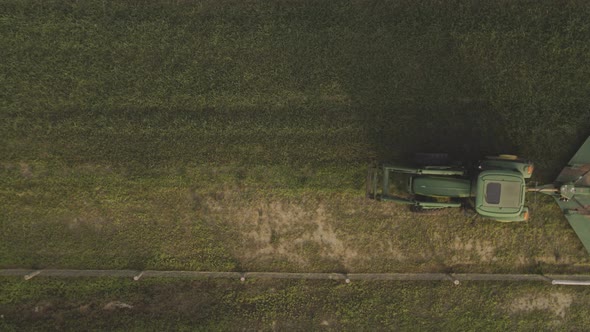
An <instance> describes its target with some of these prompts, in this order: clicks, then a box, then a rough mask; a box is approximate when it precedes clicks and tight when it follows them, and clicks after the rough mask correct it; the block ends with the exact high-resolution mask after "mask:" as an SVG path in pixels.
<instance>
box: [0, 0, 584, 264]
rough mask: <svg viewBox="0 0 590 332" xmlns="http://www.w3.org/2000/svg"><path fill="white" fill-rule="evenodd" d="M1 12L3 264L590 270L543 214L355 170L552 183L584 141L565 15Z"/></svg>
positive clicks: (348, 10)
mask: <svg viewBox="0 0 590 332" xmlns="http://www.w3.org/2000/svg"><path fill="white" fill-rule="evenodd" d="M0 13H2V14H0V36H1V37H0V57H1V58H2V59H3V61H2V62H1V63H0V73H1V75H0V86H2V87H3V88H2V91H0V138H1V140H2V144H0V189H1V190H0V199H1V200H2V202H3V204H2V205H1V206H0V226H1V228H2V230H3V231H2V233H1V234H0V266H1V267H73V268H152V269H195V270H245V269H249V270H283V271H298V270H314V271H333V270H348V271H358V272H360V271H375V272H377V271H380V272H386V271H433V270H435V271H440V270H454V271H478V272H485V271H492V272H498V271H536V272H542V271H566V270H579V268H580V266H579V265H576V264H580V263H583V264H585V263H587V262H588V259H587V253H586V252H585V251H584V249H583V248H582V246H581V244H580V243H579V242H578V240H577V239H576V237H575V235H574V233H573V231H572V230H571V229H570V228H569V226H568V225H567V223H566V221H565V219H564V218H563V217H562V216H561V215H560V213H559V210H558V209H557V208H556V207H554V206H552V204H551V203H550V202H548V201H547V200H544V199H542V198H540V199H539V201H538V202H537V204H536V205H535V204H533V205H532V206H533V211H532V212H533V219H532V221H531V222H530V223H528V224H525V225H499V224H496V223H491V222H487V221H483V220H479V219H471V218H469V217H465V216H463V215H461V214H459V213H456V212H451V213H449V214H448V215H445V216H442V217H436V218H432V217H417V216H414V215H411V214H409V213H407V211H406V210H405V209H404V208H403V207H394V206H390V205H387V204H373V203H367V202H365V201H364V200H363V199H362V196H363V181H364V174H365V167H366V165H367V163H368V162H369V161H371V160H375V159H376V160H382V161H386V160H390V159H392V158H396V157H403V156H404V154H405V153H408V152H412V151H442V152H451V153H454V154H456V155H457V156H462V157H468V158H477V157H480V156H482V154H494V153H514V154H520V155H524V156H527V157H529V158H531V159H532V160H534V161H535V162H536V163H537V170H538V171H537V177H538V178H537V179H539V180H541V181H550V180H551V179H552V178H553V177H554V175H555V173H556V171H557V170H558V169H559V168H560V167H561V166H562V165H563V163H564V162H565V161H567V160H568V159H569V157H570V156H571V154H572V153H573V152H574V151H575V150H576V149H577V147H578V144H579V143H580V142H581V141H582V139H584V138H585V137H586V135H588V129H589V128H588V123H590V111H589V110H588V98H587V97H588V89H589V87H588V80H587V77H588V75H589V74H590V61H588V60H589V59H588V54H590V33H588V32H589V29H590V23H589V22H588V20H586V18H587V17H588V15H589V14H590V7H589V6H588V5H587V4H585V3H583V2H580V3H576V2H570V3H566V4H557V3H554V2H551V1H547V2H541V3H536V4H535V5H534V6H531V5H527V4H526V3H518V2H510V3H507V4H506V3H482V2H480V1H473V2H457V3H449V2H444V3H422V4H420V5H416V4H415V3H414V2H403V1H400V2H395V3H382V2H378V1H374V2H352V1H330V2H316V1H297V2H280V1H279V2H270V3H269V2H264V1H260V2H257V1H248V2H246V3H242V2H235V3H234V2H231V3H229V2H228V3H224V2H219V1H178V2H171V1H154V2H149V3H148V4H145V3H142V2H140V1H96V2H66V1H60V0H55V1H43V2H41V3H40V2H37V1H4V2H3V3H2V4H0ZM535 200H536V198H535ZM471 226H473V227H471ZM564 269H566V270H564Z"/></svg>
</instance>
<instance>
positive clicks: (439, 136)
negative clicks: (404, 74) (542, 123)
mask: <svg viewBox="0 0 590 332" xmlns="http://www.w3.org/2000/svg"><path fill="white" fill-rule="evenodd" d="M363 118H364V121H365V126H366V129H367V132H368V133H369V136H370V141H371V143H372V144H373V146H374V149H375V152H376V154H377V156H378V159H379V160H381V161H388V160H391V159H396V158H403V157H405V156H407V155H411V154H412V153H415V152H434V153H437V152H440V153H449V154H450V155H451V156H453V157H455V158H457V159H459V160H462V159H465V160H473V159H478V158H481V157H482V156H484V155H490V154H498V153H513V151H514V149H515V147H514V146H513V144H512V143H511V142H510V141H509V140H508V139H507V138H506V136H505V135H503V134H502V132H503V128H502V121H501V120H500V119H497V118H496V117H495V116H494V114H493V112H492V111H490V110H489V109H486V105H485V104H482V103H479V102H476V101H463V102H457V103H456V104H454V105H448V104H443V105H439V106H424V105H416V104H414V105H406V106H403V105H400V106H397V108H392V109H383V110H373V111H368V112H366V113H364V116H363Z"/></svg>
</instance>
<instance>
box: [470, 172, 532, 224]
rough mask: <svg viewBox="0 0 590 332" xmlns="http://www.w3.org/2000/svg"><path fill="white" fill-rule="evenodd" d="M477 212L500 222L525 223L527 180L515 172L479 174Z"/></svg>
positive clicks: (526, 215)
mask: <svg viewBox="0 0 590 332" xmlns="http://www.w3.org/2000/svg"><path fill="white" fill-rule="evenodd" d="M476 188H477V189H476V190H477V194H476V195H475V210H476V211H477V213H478V214H480V215H482V216H484V217H488V218H492V219H496V220H498V221H525V220H527V219H528V209H527V208H526V207H525V206H524V198H525V193H526V185H525V179H524V177H523V174H522V173H521V172H517V171H513V170H488V171H483V172H481V173H479V175H478V177H477V185H476Z"/></svg>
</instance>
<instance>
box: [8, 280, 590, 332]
mask: <svg viewBox="0 0 590 332" xmlns="http://www.w3.org/2000/svg"><path fill="white" fill-rule="evenodd" d="M0 285H1V286H2V287H0V313H2V315H3V318H2V319H0V328H1V329H2V330H3V331H10V330H54V329H55V330H61V331H63V330H79V329H80V328H82V327H83V329H84V330H105V329H107V330H120V331H129V330H140V331H141V330H168V329H173V330H191V331H192V330H244V329H245V330H257V331H258V330H263V331H271V330H301V331H303V330H305V331H309V330H329V331H342V330H359V329H360V330H375V329H378V330H396V331H399V330H401V331H416V330H422V331H425V330H431V331H435V330H436V331H457V330H461V331H465V330H469V331H472V330H479V331H498V330H510V331H533V330H547V329H551V330H565V331H579V330H584V329H585V328H586V327H587V326H588V325H587V324H588V323H589V321H588V315H587V314H586V313H587V308H588V304H590V291H589V290H588V289H587V288H581V289H573V288H568V287H555V286H547V285H544V284H535V283H519V284H514V283H474V284H470V283H465V284H461V285H460V286H454V285H452V284H451V283H450V282H441V283H438V282H436V283H431V282H367V283H363V282H358V283H356V282H353V283H351V284H345V283H341V282H335V281H264V280H249V281H246V282H245V283H240V282H239V281H237V280H235V281H234V280H232V281H229V280H194V281H171V280H166V279H161V280H151V279H150V280H147V279H146V280H142V281H141V282H134V281H127V280H121V279H109V278H104V279H100V280H98V279H89V280H88V279H68V280H64V279H61V280H52V279H46V278H39V279H33V280H30V281H22V280H16V279H10V278H3V279H0ZM116 304H119V305H130V306H132V308H121V307H119V308H117V306H116Z"/></svg>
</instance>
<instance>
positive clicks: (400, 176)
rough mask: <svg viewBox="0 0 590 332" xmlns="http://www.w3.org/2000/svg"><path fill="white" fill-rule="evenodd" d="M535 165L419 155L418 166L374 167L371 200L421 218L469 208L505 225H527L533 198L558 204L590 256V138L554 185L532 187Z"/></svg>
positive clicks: (370, 180) (509, 158)
mask: <svg viewBox="0 0 590 332" xmlns="http://www.w3.org/2000/svg"><path fill="white" fill-rule="evenodd" d="M533 171H534V165H533V163H531V162H530V161H528V160H525V159H521V158H518V157H517V156H513V155H499V156H493V157H486V158H485V159H484V160H481V161H479V162H478V163H475V164H465V163H454V162H450V161H449V159H448V156H447V155H445V154H417V155H416V158H415V160H414V161H413V162H412V163H407V164H385V165H381V166H380V167H377V166H373V167H371V168H370V169H369V173H368V176H367V197H369V198H372V199H376V200H381V201H392V202H395V203H400V204H407V205H409V206H410V208H411V210H412V211H415V212H434V211H440V210H441V209H445V208H459V207H463V208H468V209H472V210H475V212H476V213H477V214H479V215H481V216H482V217H485V218H490V219H494V220H498V221H502V222H519V221H526V220H527V219H528V218H529V209H528V207H527V206H526V205H525V195H526V193H527V192H539V193H543V194H547V195H550V196H552V197H553V198H555V201H556V202H557V204H558V205H559V207H560V208H561V209H562V211H563V213H564V215H565V217H566V218H567V220H568V221H569V223H570V225H571V226H572V228H573V229H574V231H575V232H576V234H577V235H578V237H579V238H580V240H581V241H582V243H583V244H584V247H586V250H587V251H588V252H590V137H589V138H588V139H587V140H586V142H585V143H584V144H583V145H582V147H581V148H580V149H579V150H578V152H576V154H575V155H574V157H573V158H572V159H571V160H570V161H569V162H568V164H567V166H566V167H564V168H563V170H562V171H561V172H560V173H559V176H558V177H557V179H556V180H555V181H554V182H553V183H552V184H547V185H543V186H535V187H527V185H526V180H527V179H530V177H531V176H532V174H533Z"/></svg>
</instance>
